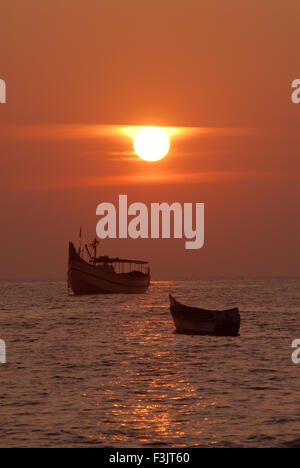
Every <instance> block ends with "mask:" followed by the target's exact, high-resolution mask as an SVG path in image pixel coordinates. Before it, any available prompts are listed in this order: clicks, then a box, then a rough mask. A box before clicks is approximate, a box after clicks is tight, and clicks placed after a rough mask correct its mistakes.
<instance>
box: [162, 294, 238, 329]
mask: <svg viewBox="0 0 300 468" xmlns="http://www.w3.org/2000/svg"><path fill="white" fill-rule="evenodd" d="M170 302H171V306H170V310H171V314H172V317H173V321H174V324H175V327H176V332H177V333H186V334H193V335H215V336H237V335H238V334H239V331H240V323H241V318H240V314H239V310H238V309H237V308H234V309H229V310H224V311H211V310H206V309H200V308H196V307H188V306H185V305H183V304H180V303H179V302H177V301H176V300H175V299H174V298H173V297H172V296H170Z"/></svg>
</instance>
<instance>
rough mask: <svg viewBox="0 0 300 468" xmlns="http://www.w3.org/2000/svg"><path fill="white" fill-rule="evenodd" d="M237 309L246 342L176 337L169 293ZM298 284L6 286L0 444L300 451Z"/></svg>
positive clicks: (1, 293) (0, 300) (1, 304)
mask: <svg viewBox="0 0 300 468" xmlns="http://www.w3.org/2000/svg"><path fill="white" fill-rule="evenodd" d="M169 292H172V293H173V294H174V295H175V297H177V298H178V299H179V300H182V302H185V303H187V304H194V305H199V306H203V307H208V308H225V307H226V308H228V307H231V306H233V305H238V306H239V308H240V311H241V316H242V324H241V332H240V336H239V337H236V338H232V337H210V336H191V335H179V334H175V333H174V324H173V321H172V318H171V315H170V312H169V306H168V293H169ZM296 338H299V339H300V280H299V278H298V279H297V278H294V279H275V278H269V279H266V278H264V279H259V278H257V279H253V278H252V279H247V278H235V279H221V278H219V279H218V278H208V279H203V278H201V279H196V278H195V279H192V280H191V279H189V280H182V281H173V282H172V281H164V282H154V283H153V284H152V285H151V288H150V289H149V292H148V293H147V294H144V295H134V296H124V295H115V296H82V297H75V296H68V294H67V289H66V284H65V282H63V281H0V339H3V340H5V342H6V346H7V364H6V365H0V384H1V386H0V389H1V390H0V411H1V425H0V446H1V447H300V364H299V365H295V364H293V363H292V360H291V354H292V351H293V350H292V348H291V343H292V341H293V340H294V339H296Z"/></svg>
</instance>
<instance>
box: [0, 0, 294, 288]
mask: <svg viewBox="0 0 300 468" xmlns="http://www.w3.org/2000/svg"><path fill="white" fill-rule="evenodd" d="M67 4H68V6H66V5H67ZM0 17H1V30H0V78H1V79H4V80H5V81H6V85H7V104H1V105H0V155H1V156H0V157H1V171H0V213H1V237H0V239H1V243H0V258H1V268H0V277H1V278H47V277H57V278H60V277H64V276H65V274H66V268H67V264H66V263H67V243H68V241H69V240H74V241H75V243H77V242H78V232H79V228H80V226H82V227H83V236H84V239H85V240H86V241H90V240H91V239H92V237H93V236H95V228H96V222H97V217H96V214H95V213H96V206H97V205H98V204H99V203H101V202H104V201H109V202H114V203H117V199H118V195H119V194H128V198H129V202H135V201H139V202H144V203H146V204H147V205H149V204H150V203H151V202H163V201H167V202H169V203H171V202H174V201H178V202H181V203H184V202H193V203H196V202H203V203H205V245H204V247H203V248H202V249H201V250H198V251H187V250H185V249H184V240H178V239H176V240H174V239H170V240H136V241H133V240H107V241H103V242H101V252H102V253H106V254H110V255H113V256H120V257H121V256H125V257H133V258H142V259H147V260H149V261H150V263H151V268H152V272H153V277H154V279H155V278H157V279H159V278H166V279H169V278H176V277H187V276H195V275H199V276H210V275H218V276H219V275H220V276H223V275H225V276H247V275H251V276H252V275H259V276H264V275H270V276H293V275H299V266H300V249H299V234H300V217H299V211H300V201H299V200H300V197H299V191H300V189H299V187H300V157H299V148H300V135H299V124H300V104H299V105H295V104H293V103H292V102H291V83H292V81H293V80H294V79H295V78H300V54H299V21H300V4H299V0H287V1H286V2H274V1H271V0H270V1H269V0H263V1H261V0H260V1H257V0H253V1H248V0H247V1H243V2H240V1H238V0H228V1H226V2H220V1H212V0H210V1H201V0H193V1H192V0H187V1H185V2H183V1H177V0H160V1H156V0H154V1H148V0H144V1H142V2H141V1H137V0H128V1H122V0H111V1H109V2H108V1H107V2H104V1H99V0H85V1H83V0H73V1H72V2H61V1H57V0H51V1H50V0H43V1H42V2H41V1H38V0H27V1H26V2H21V1H12V0H1V5H0ZM143 125H156V126H163V127H171V128H174V129H175V130H176V132H174V133H175V134H174V136H171V137H170V140H171V149H170V152H169V154H168V155H167V156H166V157H165V158H164V159H162V160H161V161H159V162H156V163H149V162H145V161H142V160H141V159H139V158H138V157H137V156H136V155H135V154H134V153H133V146H132V139H131V138H130V136H128V135H126V132H124V129H126V128H132V127H135V126H143Z"/></svg>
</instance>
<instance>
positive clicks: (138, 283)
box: [68, 243, 150, 295]
mask: <svg viewBox="0 0 300 468" xmlns="http://www.w3.org/2000/svg"><path fill="white" fill-rule="evenodd" d="M149 284H150V274H148V275H146V274H140V275H138V274H136V275H134V274H132V273H131V274H130V273H129V274H124V273H123V274H122V273H121V274H117V273H115V272H113V271H108V270H107V269H105V268H103V267H101V266H97V267H95V266H93V265H90V264H89V263H87V262H86V261H84V260H83V259H82V258H81V257H80V256H79V255H78V254H77V252H76V250H75V247H74V245H73V244H72V243H70V245H69V267H68V285H69V287H70V288H71V289H72V291H73V293H74V294H76V295H83V294H140V293H144V292H146V291H147V289H148V287H149Z"/></svg>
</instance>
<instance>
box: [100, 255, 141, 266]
mask: <svg viewBox="0 0 300 468" xmlns="http://www.w3.org/2000/svg"><path fill="white" fill-rule="evenodd" d="M93 260H94V261H95V262H96V263H134V264H136V265H147V264H148V263H149V262H145V261H144V260H125V259H123V258H119V257H116V258H111V257H108V256H106V255H103V256H102V257H97V258H95V259H93Z"/></svg>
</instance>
